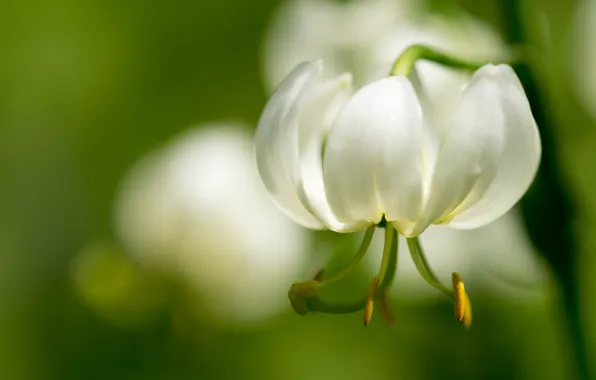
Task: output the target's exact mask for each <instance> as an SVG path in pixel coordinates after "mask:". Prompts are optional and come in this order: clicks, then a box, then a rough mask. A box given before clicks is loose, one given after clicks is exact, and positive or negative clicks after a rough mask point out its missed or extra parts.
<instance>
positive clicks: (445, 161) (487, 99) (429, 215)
mask: <svg viewBox="0 0 596 380" xmlns="http://www.w3.org/2000/svg"><path fill="white" fill-rule="evenodd" d="M493 70H494V66H492V65H487V66H484V67H483V68H482V69H480V70H478V71H477V72H476V73H475V74H474V76H473V77H472V79H471V81H470V84H469V85H468V87H467V88H466V89H465V91H464V93H463V95H462V98H461V101H460V104H459V107H458V109H457V111H456V113H455V116H454V120H453V125H452V127H451V129H450V130H449V131H448V132H447V134H446V136H445V139H444V140H443V143H442V145H441V147H440V149H439V153H438V155H437V161H436V165H435V168H434V172H433V178H432V184H431V186H430V194H429V198H428V202H427V204H426V207H425V211H424V213H423V215H422V217H421V218H420V220H419V221H418V224H417V226H416V231H417V233H420V232H422V231H423V230H424V229H425V228H426V227H427V226H428V225H429V224H430V223H444V222H446V221H448V220H450V219H451V218H452V216H453V215H452V212H453V211H454V210H455V209H456V208H457V207H458V206H460V205H461V204H462V202H464V200H465V199H466V198H467V197H468V196H469V194H470V192H472V191H473V189H475V190H477V191H479V192H481V191H482V189H483V188H484V189H485V188H486V186H487V184H489V183H490V182H491V181H492V179H493V177H494V176H495V173H496V171H497V169H498V164H499V160H500V157H501V156H502V153H503V146H504V140H505V115H504V112H503V108H502V106H501V96H500V89H499V86H498V84H497V83H496V82H495V81H494V80H493V78H492V75H491V74H490V73H491V72H492V71H493Z"/></svg>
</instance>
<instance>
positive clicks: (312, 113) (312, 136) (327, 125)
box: [298, 74, 367, 232]
mask: <svg viewBox="0 0 596 380" xmlns="http://www.w3.org/2000/svg"><path fill="white" fill-rule="evenodd" d="M351 80H352V77H351V75H349V74H344V75H341V76H339V77H338V78H336V79H334V80H330V81H327V82H323V83H320V84H318V85H317V86H313V88H312V89H311V90H310V91H309V93H308V94H305V96H304V97H303V101H302V102H301V104H300V118H299V142H300V144H299V145H300V149H299V150H300V165H301V173H302V183H301V186H299V188H298V191H299V196H300V199H301V200H302V202H303V204H304V205H305V206H306V207H307V208H308V209H309V211H310V212H311V213H313V214H314V215H315V216H316V217H317V218H318V219H319V220H321V221H322V222H323V224H324V225H325V226H326V227H327V228H329V229H331V230H333V231H336V232H353V231H357V230H360V229H362V228H363V227H365V226H366V224H367V223H362V222H360V221H356V222H355V223H341V222H339V221H338V220H337V219H336V217H335V215H333V212H332V211H331V208H330V207H329V203H328V202H327V196H326V191H325V185H324V182H323V157H322V152H323V142H324V141H323V140H324V138H325V136H327V134H328V133H329V130H330V129H331V126H332V125H333V122H334V121H335V119H336V118H337V115H338V113H339V111H340V110H341V108H342V107H343V106H344V105H345V103H346V101H347V100H348V98H349V95H350V87H351Z"/></svg>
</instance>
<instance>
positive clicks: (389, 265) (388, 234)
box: [377, 226, 398, 298]
mask: <svg viewBox="0 0 596 380" xmlns="http://www.w3.org/2000/svg"><path fill="white" fill-rule="evenodd" d="M397 251H398V239H397V231H395V229H394V228H393V227H391V226H387V227H386V228H385V246H384V247H383V259H382V261H381V269H380V270H379V288H378V289H377V298H378V297H380V296H381V294H383V292H384V291H385V289H387V288H388V287H389V286H390V285H391V283H392V282H393V278H394V277H395V272H396V271H397Z"/></svg>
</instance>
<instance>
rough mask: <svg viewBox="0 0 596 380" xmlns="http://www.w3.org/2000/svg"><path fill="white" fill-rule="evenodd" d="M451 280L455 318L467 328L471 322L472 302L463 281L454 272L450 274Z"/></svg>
mask: <svg viewBox="0 0 596 380" xmlns="http://www.w3.org/2000/svg"><path fill="white" fill-rule="evenodd" d="M451 281H452V282H453V298H454V311H455V320H456V321H458V322H461V323H462V324H463V325H464V326H465V327H466V328H469V327H470V325H471V324H472V304H471V303H470V299H469V298H468V294H467V293H466V289H465V287H464V281H463V280H462V278H461V276H460V275H459V274H458V273H456V272H453V273H452V274H451Z"/></svg>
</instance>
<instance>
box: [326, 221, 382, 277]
mask: <svg viewBox="0 0 596 380" xmlns="http://www.w3.org/2000/svg"><path fill="white" fill-rule="evenodd" d="M374 233H375V226H370V227H368V228H367V229H366V232H365V233H364V238H363V239H362V243H360V247H359V248H358V252H356V255H354V258H353V259H352V261H351V262H350V264H349V265H348V266H347V267H346V268H345V269H344V270H342V271H341V272H339V273H337V274H336V275H334V276H332V277H330V278H328V279H325V280H323V281H322V282H321V283H322V284H323V285H328V284H332V283H334V282H337V281H339V280H341V279H342V278H343V277H345V276H346V275H348V274H349V273H350V272H351V271H352V270H353V269H354V267H355V266H356V265H358V263H360V260H362V258H363V257H364V255H366V251H367V250H368V247H369V246H370V242H371V241H372V238H373V235H374Z"/></svg>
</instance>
